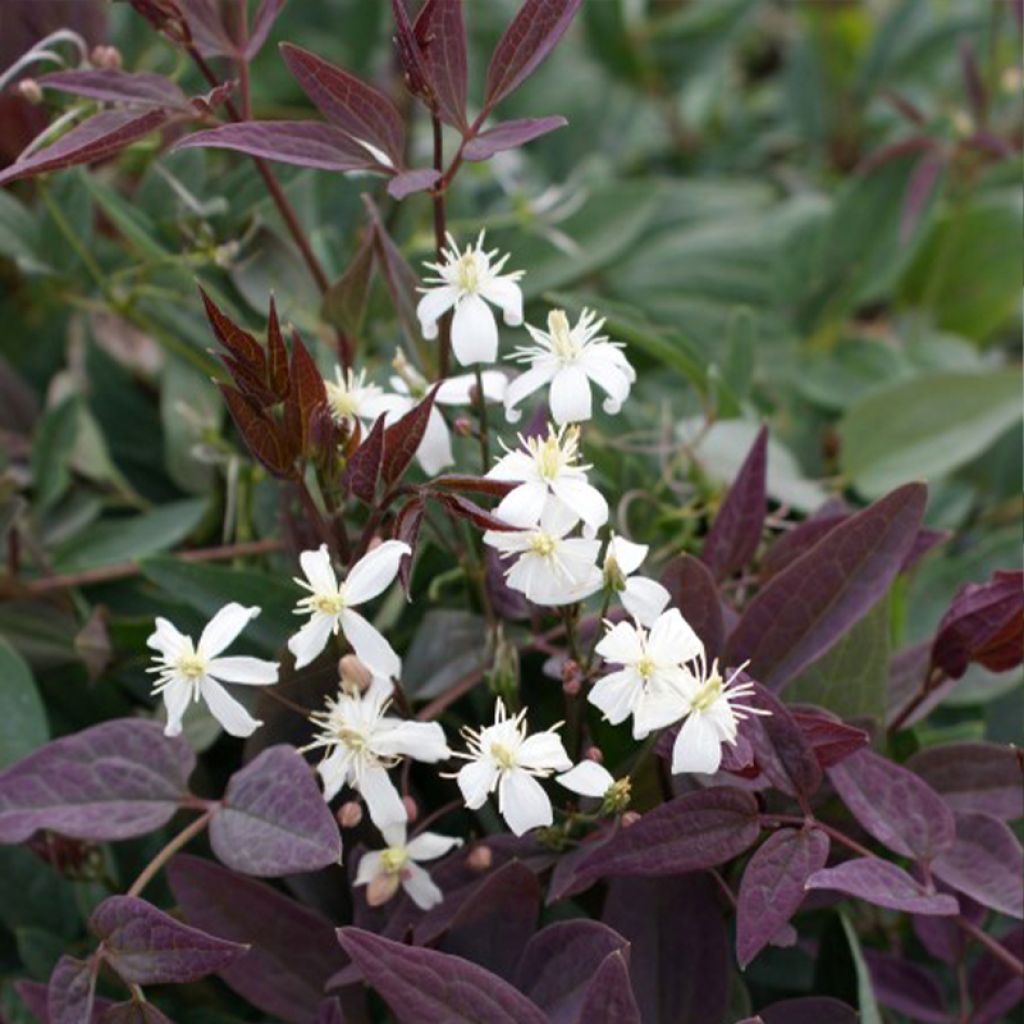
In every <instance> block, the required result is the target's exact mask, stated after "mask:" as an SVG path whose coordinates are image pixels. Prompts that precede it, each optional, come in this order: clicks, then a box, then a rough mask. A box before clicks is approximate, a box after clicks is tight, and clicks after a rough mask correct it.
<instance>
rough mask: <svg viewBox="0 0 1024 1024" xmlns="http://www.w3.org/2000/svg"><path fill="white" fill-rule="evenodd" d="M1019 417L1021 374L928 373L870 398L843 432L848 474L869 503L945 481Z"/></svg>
mask: <svg viewBox="0 0 1024 1024" xmlns="http://www.w3.org/2000/svg"><path fill="white" fill-rule="evenodd" d="M1020 417H1021V401H1020V374H1019V372H1018V371H1016V370H999V371H995V372H991V373H926V374H922V375H921V376H919V377H915V378H913V379H912V380H908V381H901V382H898V383H896V384H894V385H893V386H892V387H888V388H884V389H881V390H878V391H872V392H871V393H870V394H868V395H866V396H865V397H864V398H862V399H861V400H860V401H858V402H857V403H856V404H855V405H854V406H853V407H852V408H851V409H850V410H849V411H848V412H847V414H846V416H845V417H844V418H843V419H842V421H841V422H840V424H839V436H840V439H841V442H842V468H843V471H844V473H846V474H847V475H848V476H849V477H850V479H851V480H852V481H853V484H854V486H856V488H857V490H859V491H860V492H861V494H863V495H865V496H866V497H876V496H878V495H881V494H884V493H886V492H887V491H889V490H891V489H892V488H893V487H896V486H898V485H899V484H901V483H906V482H907V481H908V480H920V479H925V480H930V479H934V478H935V477H940V476H942V475H943V474H945V473H949V472H950V471H952V470H954V469H956V468H957V467H959V466H962V465H964V463H966V462H969V461H970V460H971V459H973V458H974V457H975V456H976V455H980V454H981V453H982V452H983V451H985V449H986V448H988V447H989V446H990V445H991V444H992V443H993V442H995V441H996V440H997V439H998V438H999V436H1000V435H1001V434H1003V433H1004V432H1005V431H1007V430H1008V429H1009V428H1010V427H1011V426H1013V424H1014V423H1016V422H1017V421H1018V420H1019V419H1020Z"/></svg>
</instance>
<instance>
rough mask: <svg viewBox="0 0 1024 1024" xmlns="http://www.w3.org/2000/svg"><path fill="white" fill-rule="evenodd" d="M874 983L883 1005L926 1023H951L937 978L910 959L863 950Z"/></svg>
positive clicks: (876, 993)
mask: <svg viewBox="0 0 1024 1024" xmlns="http://www.w3.org/2000/svg"><path fill="white" fill-rule="evenodd" d="M864 960H865V961H866V963H867V965H868V971H869V972H870V974H871V987H872V988H873V989H874V990H875V998H876V999H877V1000H878V1002H879V1003H880V1004H881V1005H882V1006H887V1007H888V1008H889V1009H890V1010H895V1011H896V1012H897V1013H903V1014H906V1016H908V1017H910V1019H911V1020H914V1021H922V1022H923V1024H948V1021H949V1019H950V1017H949V1013H948V1011H947V1010H946V1000H945V998H944V997H943V995H942V989H940V988H939V985H938V982H936V980H935V978H934V977H932V975H931V974H930V973H929V972H928V971H926V970H925V969H924V968H923V967H921V966H919V965H918V964H915V963H913V962H912V961H910V960H901V959H899V958H898V957H894V956H889V955H887V954H885V953H879V952H878V951H877V950H874V949H865V950H864Z"/></svg>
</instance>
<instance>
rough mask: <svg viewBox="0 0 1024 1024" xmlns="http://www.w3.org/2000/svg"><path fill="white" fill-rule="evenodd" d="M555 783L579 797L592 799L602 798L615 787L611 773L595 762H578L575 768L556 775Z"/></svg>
mask: <svg viewBox="0 0 1024 1024" xmlns="http://www.w3.org/2000/svg"><path fill="white" fill-rule="evenodd" d="M555 782H557V783H558V784H559V785H560V786H565V788H566V789H571V790H572V791H573V792H574V793H579V794H580V796H594V797H603V796H604V795H605V794H606V793H607V792H608V790H609V789H611V788H612V786H614V785H615V779H614V777H613V776H612V773H611V772H610V771H608V769H607V768H605V767H604V766H603V765H600V764H598V763H597V762H596V761H580V763H579V764H578V765H576V767H575V768H572V769H570V770H569V771H567V772H565V773H564V774H563V775H556V776H555Z"/></svg>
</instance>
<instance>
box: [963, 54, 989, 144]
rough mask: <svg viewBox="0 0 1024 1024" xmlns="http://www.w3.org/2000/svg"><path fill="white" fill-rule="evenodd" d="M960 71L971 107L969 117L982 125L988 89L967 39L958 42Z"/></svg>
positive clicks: (985, 112)
mask: <svg viewBox="0 0 1024 1024" xmlns="http://www.w3.org/2000/svg"><path fill="white" fill-rule="evenodd" d="M960 70H961V71H962V72H963V76H964V91H965V92H966V93H967V102H968V103H969V104H970V107H971V117H973V118H974V120H975V121H977V122H978V124H984V123H985V120H986V118H987V116H988V89H987V88H986V87H985V82H984V79H983V78H982V77H981V70H980V69H979V68H978V57H977V55H976V54H975V52H974V47H973V46H972V45H971V42H970V40H969V39H964V38H962V39H961V40H960Z"/></svg>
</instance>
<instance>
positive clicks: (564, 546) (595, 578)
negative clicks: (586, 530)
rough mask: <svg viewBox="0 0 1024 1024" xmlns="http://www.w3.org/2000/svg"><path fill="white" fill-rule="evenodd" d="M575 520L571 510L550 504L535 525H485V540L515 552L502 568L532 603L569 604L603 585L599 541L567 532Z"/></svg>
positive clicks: (508, 553)
mask: <svg viewBox="0 0 1024 1024" xmlns="http://www.w3.org/2000/svg"><path fill="white" fill-rule="evenodd" d="M575 525H576V514H575V513H574V512H572V511H571V510H570V509H567V508H566V507H565V506H563V505H561V504H559V505H549V506H548V507H547V508H546V509H545V510H544V513H543V515H542V516H541V520H540V524H539V525H538V526H535V527H534V528H533V529H530V530H488V531H487V532H486V533H485V534H484V543H485V544H489V545H490V546H491V547H493V548H496V549H497V550H498V552H499V554H500V556H501V557H502V558H510V557H512V556H514V555H518V556H519V557H518V558H517V559H516V561H515V564H514V565H513V566H512V567H511V568H510V569H508V570H507V571H506V573H505V580H506V582H507V583H508V585H509V586H510V587H511V588H512V589H513V590H518V591H520V592H521V593H523V594H525V595H526V597H527V599H528V600H530V601H533V602H534V603H535V604H542V605H563V604H572V603H573V602H574V601H579V600H581V599H582V598H583V597H585V596H586V595H588V594H592V593H593V592H594V590H596V589H597V588H598V587H600V585H601V570H600V569H598V567H597V564H596V562H597V554H598V551H599V549H600V547H601V542H600V541H598V540H590V539H588V538H586V537H567V536H566V534H567V533H569V531H570V530H571V529H572V528H573V527H574V526H575Z"/></svg>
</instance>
